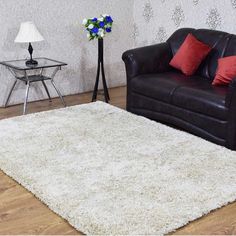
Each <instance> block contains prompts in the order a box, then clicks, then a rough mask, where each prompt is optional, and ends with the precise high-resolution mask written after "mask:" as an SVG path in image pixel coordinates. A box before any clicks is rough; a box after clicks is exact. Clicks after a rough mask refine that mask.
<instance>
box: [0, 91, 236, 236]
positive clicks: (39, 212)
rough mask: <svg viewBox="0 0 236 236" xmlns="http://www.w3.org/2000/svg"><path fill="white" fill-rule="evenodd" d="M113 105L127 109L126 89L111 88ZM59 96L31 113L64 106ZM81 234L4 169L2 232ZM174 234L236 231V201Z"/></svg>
mask: <svg viewBox="0 0 236 236" xmlns="http://www.w3.org/2000/svg"><path fill="white" fill-rule="evenodd" d="M110 95H111V104H112V105H114V106H117V107H120V108H122V109H124V108H125V103H126V101H125V97H126V88H125V87H120V88H114V89H111V90H110ZM65 100H66V103H67V105H68V106H73V105H77V104H82V103H88V102H90V100H91V93H85V94H80V95H72V96H67V97H66V98H65ZM61 107H62V105H61V102H60V100H59V99H58V98H55V99H53V101H52V102H51V103H50V102H49V101H38V102H33V103H30V104H29V106H28V113H33V112H40V111H46V110H51V109H57V108H61ZM21 114H22V105H16V106H12V107H9V108H6V109H5V108H0V119H5V118H9V117H14V116H18V115H21ZM4 234H5V235H6V234H7V235H9V234H11V235H16V234H18V235H19V234H21V235H22V234H25V235H32V234H36V235H81V232H78V231H76V230H75V229H74V228H73V227H72V226H70V225H69V224H68V223H67V222H66V221H65V220H63V219H62V218H61V217H60V216H58V215H56V214H55V213H53V212H52V211H51V210H50V209H49V208H48V207H47V206H46V205H44V204H43V203H42V202H40V201H39V200H38V199H37V198H36V197H34V195H33V194H31V193H30V192H28V191H27V190H25V189H24V188H23V187H22V186H20V185H19V184H17V183H16V182H15V181H14V180H12V179H11V178H9V177H8V176H6V175H5V174H4V173H3V172H1V171H0V235H4ZM173 234H178V235H180V234H181V235H185V234H191V235H193V234H194V235H196V234H202V235H203V234H214V235H215V234H218V235H219V234H221V235H222V234H224V235H226V234H227V235H233V234H236V203H233V204H230V205H228V206H226V207H223V208H221V209H219V210H216V211H214V212H212V213H210V214H209V215H207V216H205V217H203V218H201V219H199V220H196V221H194V222H192V223H190V224H189V225H187V226H186V227H183V228H181V229H179V230H178V231H176V232H174V233H173Z"/></svg>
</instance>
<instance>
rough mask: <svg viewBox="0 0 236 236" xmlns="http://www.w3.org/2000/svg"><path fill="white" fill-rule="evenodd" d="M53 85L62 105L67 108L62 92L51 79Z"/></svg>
mask: <svg viewBox="0 0 236 236" xmlns="http://www.w3.org/2000/svg"><path fill="white" fill-rule="evenodd" d="M51 83H52V85H53V87H54V88H55V90H56V92H57V94H58V95H59V97H60V99H61V102H62V104H63V105H64V107H66V103H65V101H64V98H63V97H62V95H61V92H60V91H59V89H58V88H57V87H56V85H55V83H54V81H53V79H51Z"/></svg>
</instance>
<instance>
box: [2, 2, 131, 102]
mask: <svg viewBox="0 0 236 236" xmlns="http://www.w3.org/2000/svg"><path fill="white" fill-rule="evenodd" d="M133 5H134V0H99V1H97V0H0V26H1V30H0V60H1V61H2V60H11V59H19V58H26V57H27V56H28V52H27V50H26V49H27V44H15V43H14V39H15V36H16V34H17V32H18V29H19V26H20V23H21V22H23V21H29V20H30V21H34V22H35V24H36V25H37V27H38V29H39V30H40V32H41V33H42V35H43V36H44V37H45V39H46V40H45V41H44V42H39V43H35V44H34V45H33V46H34V49H35V54H34V55H35V56H45V57H49V58H54V59H57V60H61V61H65V62H67V63H68V64H69V65H68V67H67V68H65V69H63V70H62V71H61V72H59V74H58V76H57V77H56V79H55V82H56V83H57V84H58V86H59V87H60V89H61V91H62V93H63V94H64V95H67V94H74V93H78V92H84V91H88V90H92V89H93V85H94V80H95V75H96V64H97V42H96V41H94V42H88V40H87V38H86V33H85V32H84V29H83V28H82V26H81V21H82V19H83V18H86V17H94V16H99V14H103V13H108V14H111V15H112V16H113V18H114V27H113V29H114V30H113V33H112V34H110V35H108V37H106V38H105V63H106V72H107V79H108V85H109V86H110V87H113V86H119V85H123V84H125V73H124V66H123V63H122V61H121V55H122V52H123V51H125V50H126V49H128V48H131V47H132V46H133V41H132V26H133ZM12 82H13V79H12V77H11V75H10V73H9V72H8V71H6V69H5V68H4V67H2V66H1V67H0V105H2V104H3V102H4V100H5V98H6V94H7V91H8V89H9V87H10V86H11V84H12ZM24 88H25V86H24V84H18V86H17V88H16V90H15V91H14V96H13V99H12V100H11V103H12V104H13V103H20V102H22V101H23V97H24ZM51 90H52V91H53V89H51ZM53 95H56V94H55V93H53ZM42 98H46V96H45V93H44V91H43V90H42V88H41V85H36V84H35V85H34V87H33V89H32V90H31V93H30V100H35V99H42Z"/></svg>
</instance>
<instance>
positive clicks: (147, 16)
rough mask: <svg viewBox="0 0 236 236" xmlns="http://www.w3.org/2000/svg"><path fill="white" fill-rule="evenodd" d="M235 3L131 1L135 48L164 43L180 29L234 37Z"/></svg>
mask: <svg viewBox="0 0 236 236" xmlns="http://www.w3.org/2000/svg"><path fill="white" fill-rule="evenodd" d="M235 22H236V0H135V2H134V25H133V38H134V40H135V46H143V45H147V44H152V43H159V42H164V41H165V40H166V39H167V38H168V37H169V36H170V35H171V34H172V33H173V32H174V31H175V30H176V29H178V28H182V27H193V28H210V29H217V30H222V31H226V32H230V33H235V34H236V24H235Z"/></svg>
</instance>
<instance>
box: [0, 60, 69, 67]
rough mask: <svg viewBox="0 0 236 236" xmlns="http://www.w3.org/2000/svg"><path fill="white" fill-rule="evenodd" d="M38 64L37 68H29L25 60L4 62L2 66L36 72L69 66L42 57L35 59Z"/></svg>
mask: <svg viewBox="0 0 236 236" xmlns="http://www.w3.org/2000/svg"><path fill="white" fill-rule="evenodd" d="M34 60H36V61H37V62H38V64H37V65H35V66H27V65H26V64H25V62H26V61H27V59H25V60H13V61H2V62H0V64H2V65H4V66H7V67H10V68H13V69H16V70H35V69H42V68H50V67H57V66H66V65H67V64H66V63H64V62H61V61H56V60H53V59H49V58H45V57H40V58H34Z"/></svg>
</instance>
